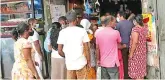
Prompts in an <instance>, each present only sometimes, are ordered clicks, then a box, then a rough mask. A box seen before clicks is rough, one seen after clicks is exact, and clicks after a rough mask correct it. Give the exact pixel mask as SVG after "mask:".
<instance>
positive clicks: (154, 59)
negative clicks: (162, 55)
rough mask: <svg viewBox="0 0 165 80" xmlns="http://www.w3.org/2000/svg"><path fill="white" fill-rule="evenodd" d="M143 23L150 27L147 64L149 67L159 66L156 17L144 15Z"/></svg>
mask: <svg viewBox="0 0 165 80" xmlns="http://www.w3.org/2000/svg"><path fill="white" fill-rule="evenodd" d="M142 15H143V22H144V24H145V25H147V26H148V35H147V49H148V51H147V64H148V65H149V66H158V64H159V63H158V54H157V49H158V46H157V40H156V25H155V17H154V16H153V15H152V14H142Z"/></svg>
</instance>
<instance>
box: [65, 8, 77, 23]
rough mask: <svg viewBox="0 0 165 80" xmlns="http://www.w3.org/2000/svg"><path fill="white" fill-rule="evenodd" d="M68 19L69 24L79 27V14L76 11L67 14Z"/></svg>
mask: <svg viewBox="0 0 165 80" xmlns="http://www.w3.org/2000/svg"><path fill="white" fill-rule="evenodd" d="M66 18H67V21H68V22H69V24H72V25H77V13H76V12H75V11H74V10H71V11H69V12H67V14H66Z"/></svg>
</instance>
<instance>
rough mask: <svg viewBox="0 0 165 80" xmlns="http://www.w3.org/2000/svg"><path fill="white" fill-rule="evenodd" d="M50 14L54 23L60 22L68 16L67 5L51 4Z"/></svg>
mask: <svg viewBox="0 0 165 80" xmlns="http://www.w3.org/2000/svg"><path fill="white" fill-rule="evenodd" d="M50 13H51V18H52V22H58V18H59V17H61V16H65V14H66V9H65V5H54V4H50Z"/></svg>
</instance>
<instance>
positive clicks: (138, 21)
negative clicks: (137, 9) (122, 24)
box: [133, 14, 144, 27]
mask: <svg viewBox="0 0 165 80" xmlns="http://www.w3.org/2000/svg"><path fill="white" fill-rule="evenodd" d="M133 23H134V25H135V26H137V25H140V26H142V27H143V25H144V24H143V16H142V15H141V14H138V15H137V16H136V17H135V19H134V20H133Z"/></svg>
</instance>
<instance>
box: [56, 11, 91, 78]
mask: <svg viewBox="0 0 165 80" xmlns="http://www.w3.org/2000/svg"><path fill="white" fill-rule="evenodd" d="M66 18H67V20H68V22H69V27H67V28H65V29H63V30H61V31H60V33H59V38H58V41H57V43H58V52H59V55H60V56H62V57H65V61H66V67H67V70H68V71H67V79H86V78H87V72H88V71H87V65H90V54H89V47H88V42H89V41H90V40H89V37H88V35H87V32H86V31H85V29H83V28H80V27H77V26H76V25H77V20H76V18H77V15H76V12H75V11H69V12H68V13H67V14H66ZM84 46H85V47H87V48H88V49H87V54H86V57H85V55H84V53H83V48H84Z"/></svg>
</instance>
